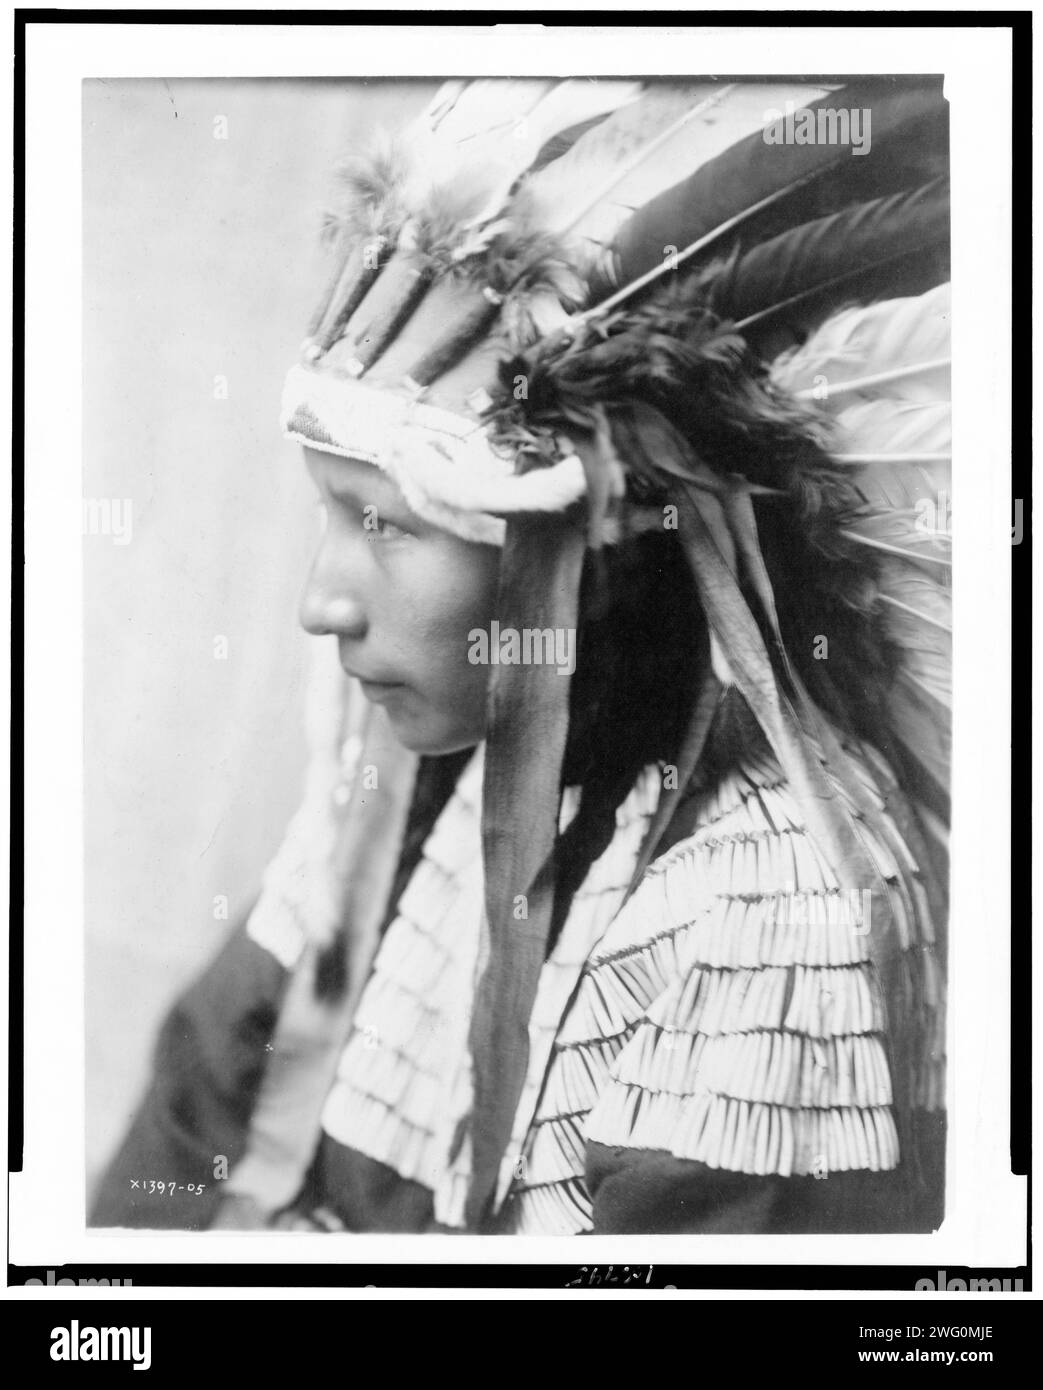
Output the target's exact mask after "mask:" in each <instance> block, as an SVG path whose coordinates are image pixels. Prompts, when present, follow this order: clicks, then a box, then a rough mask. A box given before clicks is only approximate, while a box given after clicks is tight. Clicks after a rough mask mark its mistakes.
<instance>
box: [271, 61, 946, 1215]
mask: <svg viewBox="0 0 1043 1390" xmlns="http://www.w3.org/2000/svg"><path fill="white" fill-rule="evenodd" d="M856 130H858V131H859V132H860V136H861V139H860V141H859V143H858V144H857V146H856V142H855V140H854V132H855V131H856ZM845 132H846V133H847V134H846V138H845ZM798 135H799V138H798ZM946 166H947V111H946V106H945V103H944V101H943V99H942V96H941V90H940V82H934V81H923V80H915V81H913V80H910V81H906V80H898V81H895V80H883V79H874V80H870V81H865V82H857V83H853V84H849V85H845V86H842V87H835V86H833V85H832V84H829V83H825V84H807V83H804V84H785V85H779V84H777V83H774V84H769V83H759V82H743V83H723V82H716V81H707V82H701V83H692V82H689V83H667V82H664V83H659V82H656V83H645V84H642V83H636V82H616V81H602V80H589V79H585V80H581V81H573V82H551V81H546V82H544V81H532V82H528V81H523V82H498V81H483V82H471V83H461V82H455V83H449V84H447V85H446V86H445V87H444V88H443V89H442V90H441V91H440V92H439V93H438V95H437V97H436V98H435V100H434V102H433V103H432V105H431V106H430V108H429V109H428V110H427V111H426V112H425V113H424V115H423V116H422V118H421V119H420V121H419V122H418V123H417V125H416V126H415V127H414V128H413V129H412V130H410V131H408V132H406V133H405V135H404V136H403V137H402V138H401V139H400V140H399V141H398V142H397V143H395V144H393V145H390V146H388V147H387V148H385V149H383V150H382V151H380V152H379V153H378V154H375V155H374V156H372V157H371V158H370V159H369V160H368V161H361V160H357V161H355V162H353V163H352V164H351V165H349V166H346V167H345V169H344V171H343V174H342V179H341V182H340V185H339V189H338V194H337V197H336V199H335V200H334V205H333V207H332V208H331V212H330V215H329V217H328V219H327V224H326V236H327V239H328V241H329V243H330V245H331V247H332V253H333V258H334V262H335V264H334V271H333V275H332V278H331V280H330V283H329V285H328V287H327V290H326V293H325V294H324V296H323V299H322V302H321V304H320V305H319V308H318V310H317V312H316V314H315V316H314V318H313V320H312V324H311V329H310V333H309V337H308V338H307V340H306V342H305V345H304V349H303V354H302V357H303V360H302V362H301V364H299V365H298V366H297V367H295V368H294V369H292V370H291V372H290V374H289V377H288V380H287V386H286V394H285V399H284V406H283V425H284V428H285V431H286V433H287V434H288V435H289V436H290V437H291V438H294V439H297V440H299V441H301V442H302V443H305V444H307V445H309V446H311V447H313V448H317V449H322V450H328V451H330V452H333V453H337V454H344V455H350V456H353V457H358V458H362V459H366V460H369V461H370V462H372V463H373V464H375V465H376V466H378V467H380V468H382V469H385V470H386V471H387V472H388V473H390V474H391V476H392V477H393V478H394V479H395V481H396V482H397V483H398V484H399V486H400V487H401V489H402V491H403V493H404V495H405V497H406V499H407V500H408V502H409V503H410V505H411V506H412V507H413V508H414V509H415V510H416V511H417V512H418V513H419V514H420V515H422V516H425V517H427V518H429V519H430V520H432V521H433V522H435V523H436V524H438V525H441V526H444V527H446V528H447V529H450V530H452V531H454V532H456V533H457V534H459V535H461V536H463V537H465V538H467V539H471V540H476V541H482V542H488V543H495V544H500V545H502V546H503V557H502V564H501V578H500V594H499V608H498V614H499V618H500V621H501V624H503V625H511V624H514V625H516V626H517V627H519V628H522V627H534V626H535V627H539V628H548V627H550V628H575V627H576V625H577V618H578V612H579V589H580V577H581V572H582V570H583V567H584V557H585V554H586V552H587V551H588V550H594V551H597V550H599V549H600V548H601V547H602V546H604V545H612V544H622V543H626V541H627V540H628V538H630V537H632V536H634V535H636V534H638V533H641V532H643V531H647V530H648V529H649V528H655V527H663V526H664V524H666V525H668V526H670V527H672V528H673V529H675V530H676V539H677V541H678V542H679V544H680V545H681V547H682V548H683V552H684V555H685V557H686V560H687V563H688V567H689V570H690V573H691V577H692V581H693V583H694V587H695V590H696V592H697V594H698V598H699V601H700V604H701V607H702V609H703V612H704V614H705V618H706V621H707V625H708V629H709V640H710V651H711V661H710V663H709V667H708V669H707V671H706V673H705V680H704V682H703V684H702V686H701V687H697V688H694V689H693V690H692V691H691V698H690V711H689V717H688V720H687V730H686V733H685V735H684V737H683V739H682V741H681V748H680V753H679V766H678V776H677V778H676V779H675V784H674V785H675V788H676V789H675V790H673V791H670V792H667V793H666V794H665V795H664V797H663V798H662V801H661V803H660V806H659V809H658V812H657V814H656V816H655V818H654V820H653V822H652V824H651V826H650V828H649V832H648V836H647V838H646V842H645V846H644V849H643V852H642V855H641V857H640V862H639V864H638V866H637V871H636V873H635V882H636V879H637V878H638V877H639V876H640V874H641V872H642V871H643V869H644V868H645V867H646V866H647V865H648V863H649V862H650V860H651V859H652V857H653V856H654V854H655V851H656V846H657V844H659V843H660V841H661V839H662V836H663V834H664V832H665V830H666V828H667V826H668V824H669V822H670V819H671V817H672V815H673V814H674V812H675V811H676V809H677V804H678V801H679V799H680V797H681V796H682V795H683V794H684V792H685V789H686V788H687V787H688V785H689V784H690V782H691V781H692V779H693V778H695V777H696V776H697V775H698V772H699V769H700V766H701V764H702V762H703V759H704V757H705V755H706V752H707V741H708V734H709V731H710V729H711V727H712V725H713V721H714V718H715V715H716V713H717V711H718V709H719V707H720V704H721V701H722V700H724V699H725V698H729V699H735V698H740V699H741V701H742V702H744V703H745V705H746V706H747V707H748V709H749V711H750V712H751V713H752V715H753V717H754V718H755V720H756V722H757V724H758V725H759V727H760V730H761V731H762V733H763V736H764V737H765V738H766V740H767V742H768V743H769V744H770V746H771V748H772V750H773V752H774V754H775V755H776V757H777V759H778V761H779V763H780V764H781V766H782V768H783V771H784V773H785V775H786V778H787V780H788V781H789V783H790V785H791V786H792V788H793V790H794V791H795V792H796V793H797V794H798V795H799V796H800V797H801V800H802V804H803V807H804V809H805V814H806V817H807V824H808V827H809V829H810V831H811V832H812V833H813V835H814V836H815V838H816V840H817V842H818V844H819V845H820V846H821V847H822V849H823V850H824V851H826V852H827V853H828V854H829V856H830V860H831V864H832V866H833V869H834V872H835V874H836V877H837V880H838V883H839V885H840V886H841V887H845V888H857V889H860V890H864V889H866V888H870V889H872V888H873V887H874V886H875V885H879V884H880V877H879V870H878V868H877V866H876V864H875V863H873V862H872V861H871V860H870V858H869V856H868V855H867V853H866V850H865V847H864V844H863V841H862V839H861V838H860V836H859V833H858V828H857V822H858V821H859V820H863V821H864V822H866V823H867V824H869V825H870V826H872V827H873V828H874V830H876V831H877V833H878V834H879V835H881V836H883V837H884V840H885V841H886V839H887V833H888V832H887V830H886V826H885V819H886V818H885V816H884V814H883V813H884V812H885V811H886V813H887V818H889V819H890V821H892V822H893V823H894V824H896V825H897V826H898V827H899V830H900V832H901V834H902V836H903V839H904V841H905V844H906V845H908V846H909V847H910V849H911V850H912V852H913V854H914V856H915V857H916V861H917V864H918V866H919V874H913V873H910V875H909V881H908V882H907V883H903V887H902V891H903V892H905V893H907V894H908V895H909V896H910V898H915V897H916V895H919V894H922V893H923V892H924V891H925V890H926V891H927V892H928V894H929V895H930V897H931V898H932V905H933V906H934V910H935V914H936V915H937V916H938V917H939V919H940V918H941V917H942V916H943V910H942V908H941V906H940V904H941V901H942V897H943V879H944V872H945V870H944V860H943V858H942V857H941V855H940V853H939V848H938V847H939V843H940V839H939V835H938V830H939V826H940V825H941V823H942V822H943V821H944V819H945V816H946V811H947V779H948V742H947V728H948V719H947V716H948V695H947V683H948V682H947V677H948V642H949V620H948V587H947V572H948V563H949V562H948V537H947V528H946V527H939V526H932V525H929V524H925V519H926V520H929V518H930V515H931V514H930V512H929V510H928V505H927V504H931V503H934V504H937V501H938V497H939V495H945V496H947V494H946V493H945V479H946V478H947V476H948V474H947V469H948V461H949V434H948V412H947V408H946V407H945V405H944V404H940V403H939V402H940V401H942V400H944V398H945V394H946V392H945V382H946V372H947V361H948V359H947V351H948V350H947V346H946V340H947V324H948V300H947V297H946V286H945V282H946V280H947V254H948V205H947V188H946V182H945V172H946ZM838 311H839V312H838ZM921 504H924V505H921ZM667 516H668V517H669V518H670V519H669V521H668V522H666V523H664V517H667ZM809 553H814V554H815V555H817V556H818V557H819V558H820V560H821V563H820V564H816V565H812V566H810V567H809V568H807V570H806V571H805V570H804V569H802V564H803V563H804V558H806V556H807V554H809ZM802 557H804V558H802ZM870 570H871V572H872V580H873V583H872V584H871V585H870V586H869V587H868V588H867V586H866V583H865V579H866V575H867V572H869V571H870ZM823 575H825V576H827V578H826V579H825V580H824V579H823V578H822V576H823ZM806 576H807V577H808V586H809V587H808V592H807V593H806V594H802V595H800V594H794V593H792V592H790V590H791V589H793V588H797V587H800V586H801V585H802V584H803V583H804V579H805V577H806ZM816 586H817V587H816ZM817 600H820V601H821V603H822V604H823V605H825V607H824V608H823V610H822V611H824V612H843V611H852V612H854V611H858V612H860V613H861V614H862V615H863V616H865V617H867V619H869V620H871V621H872V622H874V623H875V624H876V625H877V627H878V628H879V629H880V632H881V640H882V641H883V642H884V643H885V644H888V651H889V654H890V655H889V659H888V662H887V663H886V665H887V669H888V671H889V676H888V679H887V680H886V681H885V682H884V684H883V686H882V687H881V688H880V689H879V690H873V691H869V690H867V691H866V701H865V703H866V704H867V706H868V705H872V706H873V707H874V709H873V712H874V713H875V715H876V716H877V718H876V722H875V725H874V728H873V734H874V740H873V741H874V743H875V745H876V746H877V747H878V748H879V749H880V750H881V751H882V752H883V753H884V754H885V756H886V758H887V764H886V765H885V764H883V763H882V762H881V764H880V766H879V768H877V769H875V771H878V772H879V777H878V779H877V780H878V786H879V788H880V791H881V793H882V796H883V802H884V804H881V801H880V799H879V798H878V797H877V795H876V792H875V790H874V791H870V790H868V789H867V788H866V787H865V785H864V784H863V782H862V781H861V780H860V778H859V776H858V775H857V773H856V772H855V771H854V767H853V764H852V761H851V759H850V757H849V754H848V752H847V751H846V748H845V740H846V739H847V738H848V737H849V735H850V729H846V728H845V720H844V718H843V715H844V708H843V706H844V700H843V697H842V696H841V695H840V694H838V692H837V690H836V688H835V687H831V685H830V682H829V681H828V680H827V679H826V677H825V674H824V671H823V673H821V675H819V673H816V680H815V688H814V690H809V689H808V688H807V681H806V672H807V668H808V663H807V662H806V661H803V660H802V661H798V660H797V659H796V657H795V654H794V652H793V651H792V650H791V647H792V642H789V643H788V642H787V631H788V632H789V633H790V634H792V633H793V632H794V631H802V629H801V628H800V625H799V623H796V624H795V622H794V620H793V614H794V612H796V611H797V610H798V609H799V608H800V603H801V602H803V611H804V612H805V613H807V612H808V611H810V612H811V613H812V614H813V613H814V612H815V608H814V605H815V602H816V601H817ZM809 631H810V634H812V635H813V634H814V632H815V629H814V627H812V628H811V629H810V630H809ZM822 635H827V636H828V634H822ZM679 640H683V637H681V638H679ZM809 640H810V636H809ZM856 655H857V654H856ZM848 659H849V660H850V654H848ZM838 660H839V661H840V662H841V663H842V661H843V660H844V654H843V653H841V654H840V655H839V657H838ZM801 668H803V669H804V671H805V676H802V674H801ZM849 685H850V682H849ZM489 698H490V720H489V727H488V734H487V750H486V759H485V787H484V802H483V806H484V811H483V822H484V824H483V836H484V855H485V876H486V877H485V881H486V911H487V926H488V945H489V954H488V963H487V966H486V969H485V973H484V976H483V978H482V981H481V984H480V987H479V992H478V998H477V1000H476V1007H475V1012H474V1020H473V1027H472V1053H473V1057H474V1064H475V1090H474V1108H473V1113H472V1116H471V1121H470V1132H469V1139H470V1143H471V1145H472V1151H473V1166H472V1171H473V1181H472V1187H471V1193H470V1199H469V1202H468V1214H469V1220H470V1222H471V1224H472V1226H474V1227H475V1228H478V1227H480V1226H481V1224H482V1222H483V1220H484V1219H485V1218H486V1216H487V1214H488V1212H489V1209H490V1204H491V1203H492V1202H493V1200H494V1193H495V1189H496V1181H497V1174H498V1169H499V1166H500V1163H501V1160H502V1157H503V1153H504V1150H505V1148H506V1146H507V1143H508V1140H509V1137H510V1133H511V1122H512V1118H513V1116H514V1112H515V1108H516V1106H517V1102H518V1096H519V1092H520V1089H521V1086H522V1081H523V1078H524V1073H525V1052H526V1045H527V1026H528V1020H529V1013H530V1010H531V1006H532V1002H533V998H534V995H535V990H536V983H537V976H538V974H539V971H540V968H541V967H542V964H543V961H544V958H545V955H546V949H547V942H548V935H549V932H550V930H551V919H552V913H553V906H554V892H555V882H554V872H555V871H554V846H555V841H556V837H557V834H558V812H559V800H560V794H561V784H562V762H563V758H564V755H565V749H566V736H567V731H568V722H569V720H568V715H569V692H568V682H567V681H564V680H562V679H561V678H560V676H559V675H558V674H557V673H556V672H554V673H548V670H547V668H545V667H540V666H535V665H534V666H524V665H518V666H509V665H501V666H498V667H494V668H493V680H492V686H491V690H490V697H489ZM827 712H828V716H829V717H827ZM536 730H538V731H539V740H538V744H537V741H536V739H535V736H533V737H530V733H533V731H536ZM862 732H863V733H864V732H865V730H864V728H863V729H862ZM537 748H538V756H536V753H537ZM606 756H609V757H610V756H611V751H610V750H606ZM889 767H890V768H894V769H895V770H896V772H897V773H898V776H897V778H896V777H892V776H891V775H890V773H889V771H888V768H889ZM519 826H524V827H525V833H524V834H519V833H518V830H519ZM899 862H902V859H901V856H899ZM880 888H881V891H879V892H876V893H874V895H873V902H874V904H875V911H876V915H875V916H874V920H873V924H872V930H871V935H870V945H871V952H872V956H873V959H874V961H875V963H876V965H877V968H878V970H879V972H880V976H881V979H882V982H883V983H884V985H885V993H886V995H887V997H888V998H889V999H890V1000H891V1001H892V1006H893V1008H894V1010H895V1016H894V1017H893V1018H892V1020H891V1046H892V1051H893V1058H892V1060H893V1067H892V1072H893V1075H894V1077H895V1085H896V1113H897V1116H898V1122H899V1129H900V1133H902V1134H903V1142H909V1143H910V1144H911V1140H910V1139H909V1126H908V1123H905V1124H904V1128H903V1123H904V1122H903V1117H904V1118H905V1121H908V1117H909V1115H910V1114H911V1112H912V1111H913V1110H914V1109H917V1108H923V1107H924V1106H927V1107H928V1108H930V1107H931V1106H932V1105H933V1104H934V1103H935V1101H936V1098H933V1099H932V1098H931V1097H930V1096H929V1095H928V1091H929V1090H930V1086H931V1084H932V1083H931V1075H932V1073H931V1068H930V1065H929V1057H930V1054H931V1053H932V1051H933V1050H934V1049H935V1045H936V1038H935V1037H934V1036H933V1035H932V1036H928V1034H929V1033H930V1032H931V1029H932V1027H933V1026H934V1023H935V1022H936V1020H937V1018H938V1017H940V1014H938V1012H937V1010H938V1004H939V999H938V984H937V981H936V980H935V978H934V975H933V973H932V968H931V965H930V959H929V952H928V950H927V948H928V946H929V944H930V943H929V942H928V941H924V940H919V939H918V940H910V939H897V938H896V927H895V925H894V924H893V923H892V921H891V920H890V914H889V912H888V909H887V894H886V893H885V892H884V891H883V889H882V885H880ZM520 894H523V895H525V898H526V901H527V912H528V915H527V917H526V918H525V919H524V920H521V921H519V920H516V917H515V914H514V912H513V911H512V908H513V906H514V904H515V902H516V901H517V898H518V895H520ZM921 917H923V919H924V920H926V916H925V915H924V914H916V913H913V914H912V915H911V920H920V918H921ZM926 930H927V929H926V928H925V931H926ZM932 1021H934V1022H932Z"/></svg>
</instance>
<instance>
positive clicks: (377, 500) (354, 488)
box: [319, 464, 420, 525]
mask: <svg viewBox="0 0 1043 1390" xmlns="http://www.w3.org/2000/svg"><path fill="white" fill-rule="evenodd" d="M366 467H367V468H368V469H369V470H370V472H369V473H367V474H365V475H363V474H359V475H358V477H354V476H352V475H348V476H345V470H342V469H339V468H337V467H336V465H335V464H332V465H329V464H327V465H326V466H325V467H324V468H323V469H322V473H321V475H320V477H319V481H320V482H321V483H323V484H324V485H325V486H326V488H327V490H328V491H329V493H330V496H332V497H335V498H336V499H337V500H338V501H346V502H350V503H352V504H353V505H355V506H356V507H358V508H360V509H361V508H362V507H365V506H373V507H375V508H376V509H377V512H378V513H384V514H386V515H388V516H395V517H398V518H400V519H402V520H405V521H414V522H416V524H417V525H419V524H420V518H419V517H418V516H417V515H416V513H415V512H414V511H413V509H412V508H411V507H410V505H409V503H408V502H407V501H406V499H405V498H404V497H403V495H402V493H401V492H400V491H399V489H398V488H397V487H396V486H395V484H394V483H393V482H391V480H390V479H389V478H387V477H386V476H385V475H384V474H382V473H381V472H380V470H379V469H378V468H377V467H376V466H375V465H372V464H367V465H366ZM371 475H372V476H371ZM363 482H365V483H366V484H369V486H365V487H363V486H362V483H363Z"/></svg>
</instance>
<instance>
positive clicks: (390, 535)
mask: <svg viewBox="0 0 1043 1390" xmlns="http://www.w3.org/2000/svg"><path fill="white" fill-rule="evenodd" d="M410 534H411V533H410V532H409V531H403V529H402V527H401V526H396V525H395V523H394V522H393V521H385V520H384V519H383V517H378V518H376V526H375V527H373V528H372V529H371V531H370V535H371V536H373V537H375V538H376V539H378V540H382V541H397V540H402V539H404V538H407V537H408V536H409V535H410Z"/></svg>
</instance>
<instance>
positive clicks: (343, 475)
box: [301, 448, 500, 753]
mask: <svg viewBox="0 0 1043 1390" xmlns="http://www.w3.org/2000/svg"><path fill="white" fill-rule="evenodd" d="M304 456H305V460H306V462H307V465H308V471H309V472H310V474H311V476H312V478H313V480H314V482H315V486H316V487H317V488H318V492H319V498H320V502H321V505H322V508H323V511H324V513H325V527H324V532H323V536H322V541H321V543H320V546H319V551H318V554H317V555H316V557H315V562H314V564H313V565H312V571H311V575H310V576H309V579H308V583H307V586H306V588H305V592H304V597H303V600H302V602H301V623H302V625H303V626H304V627H305V629H306V630H307V631H308V632H310V633H313V634H315V635H316V636H323V635H325V634H328V633H332V634H333V635H334V636H336V638H337V641H338V645H339V648H340V660H341V665H342V666H343V667H344V669H345V671H347V673H348V674H349V675H351V676H357V677H358V678H359V680H360V682H361V684H362V689H363V692H364V693H365V695H366V697H367V698H368V699H370V700H372V701H373V702H374V703H376V704H380V705H383V706H384V708H385V710H386V711H387V714H388V718H389V719H390V721H391V723H392V725H393V726H394V729H395V733H396V735H397V736H398V738H399V739H400V740H401V742H402V743H403V744H404V745H405V746H406V747H407V748H411V749H413V750H414V751H415V752H418V753H452V752H456V751H457V750H458V749H461V748H469V747H472V746H473V745H474V744H476V743H479V742H480V741H481V740H482V738H483V737H484V735H485V719H486V709H485V695H486V685H487V681H488V676H489V670H488V667H486V666H480V665H472V664H471V662H470V661H469V660H468V649H469V647H470V645H471V644H470V643H469V642H468V637H467V634H468V633H469V632H470V631H471V629H472V628H484V629H485V630H486V631H488V629H489V624H490V622H491V620H492V616H493V608H494V604H495V600H496V584H497V578H498V574H499V565H500V552H499V550H498V549H497V548H496V547H495V546H487V545H476V544H473V543H471V542H469V541H464V540H460V539H459V537H457V536H453V535H451V534H450V533H449V532H447V531H441V530H439V529H438V528H437V527H434V526H431V525H430V524H429V523H428V522H425V521H422V520H421V519H420V518H419V517H418V516H416V514H415V513H414V512H412V511H411V510H410V509H409V507H408V506H407V505H406V503H405V500H404V499H403V497H402V494H401V493H400V492H399V490H398V488H397V486H396V485H395V484H394V483H393V482H392V480H391V479H390V478H389V477H388V476H387V475H386V474H384V473H382V472H381V471H380V470H379V469H378V468H375V467H373V466H372V465H371V464H368V463H363V462H361V461H360V460H357V459H345V458H340V457H337V456H335V455H330V454H324V453H320V452H318V451H317V450H314V449H307V448H306V449H305V450H304Z"/></svg>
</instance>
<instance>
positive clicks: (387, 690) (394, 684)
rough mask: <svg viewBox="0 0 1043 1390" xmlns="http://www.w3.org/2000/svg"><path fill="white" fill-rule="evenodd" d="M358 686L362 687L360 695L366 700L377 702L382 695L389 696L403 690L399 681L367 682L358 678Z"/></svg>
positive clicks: (403, 687)
mask: <svg viewBox="0 0 1043 1390" xmlns="http://www.w3.org/2000/svg"><path fill="white" fill-rule="evenodd" d="M358 682H359V685H361V686H362V693H363V694H364V695H365V696H366V698H367V700H379V699H380V698H381V697H382V696H384V695H390V694H392V693H393V692H394V691H396V690H404V689H405V686H404V685H403V684H402V682H401V681H367V680H363V679H362V677H361V676H359V677H358Z"/></svg>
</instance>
